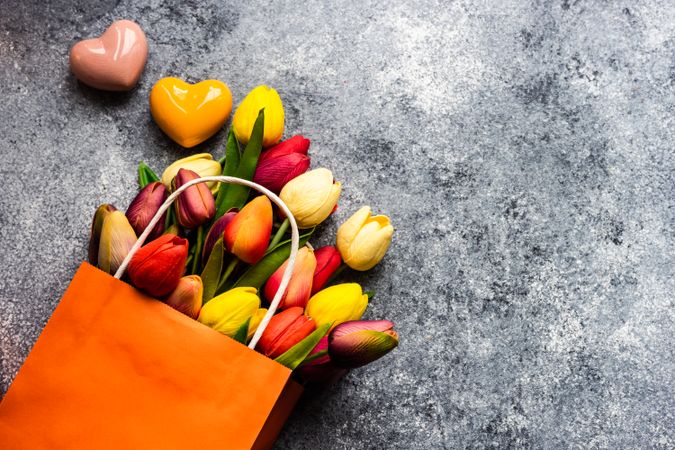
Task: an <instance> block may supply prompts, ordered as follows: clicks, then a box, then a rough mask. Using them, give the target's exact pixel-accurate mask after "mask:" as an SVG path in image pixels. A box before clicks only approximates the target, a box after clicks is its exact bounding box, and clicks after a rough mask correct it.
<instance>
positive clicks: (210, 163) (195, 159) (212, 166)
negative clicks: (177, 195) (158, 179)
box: [162, 153, 222, 194]
mask: <svg viewBox="0 0 675 450" xmlns="http://www.w3.org/2000/svg"><path fill="white" fill-rule="evenodd" d="M179 169H187V170H191V171H193V172H195V173H197V174H198V175H199V176H200V177H212V176H216V175H220V174H221V172H222V167H221V166H220V163H219V162H218V161H214V159H213V156H211V154H210V153H199V154H198V155H192V156H188V157H187V158H183V159H179V160H178V161H174V163H173V164H171V165H170V166H169V167H167V168H166V169H164V173H162V184H163V185H164V186H165V187H166V188H167V189H171V181H173V179H174V177H175V176H176V175H178V170H179ZM206 186H208V188H209V189H210V190H211V192H212V193H213V194H215V193H216V192H218V183H216V182H215V181H209V182H208V183H206Z"/></svg>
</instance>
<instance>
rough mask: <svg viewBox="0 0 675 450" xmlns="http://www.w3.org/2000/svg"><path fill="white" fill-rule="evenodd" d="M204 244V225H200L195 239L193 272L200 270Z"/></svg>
mask: <svg viewBox="0 0 675 450" xmlns="http://www.w3.org/2000/svg"><path fill="white" fill-rule="evenodd" d="M203 245H204V226H203V225H200V226H199V228H197V240H196V241H195V255H194V258H192V273H193V274H194V273H197V271H198V270H199V261H200V260H201V258H202V246H203Z"/></svg>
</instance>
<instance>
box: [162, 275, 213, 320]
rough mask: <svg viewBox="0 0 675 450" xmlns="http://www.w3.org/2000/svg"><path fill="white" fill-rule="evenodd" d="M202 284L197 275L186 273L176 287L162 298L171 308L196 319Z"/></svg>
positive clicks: (202, 291) (200, 302)
mask: <svg viewBox="0 0 675 450" xmlns="http://www.w3.org/2000/svg"><path fill="white" fill-rule="evenodd" d="M203 293H204V286H203V285H202V279H201V277H200V276H199V275H188V276H186V277H183V278H181V279H180V281H179V282H178V286H176V289H174V290H173V292H171V294H169V296H168V297H167V298H166V299H165V300H164V301H165V302H166V304H167V305H169V306H170V307H172V308H173V309H175V310H177V311H180V312H182V313H183V314H185V315H186V316H189V317H192V318H193V319H196V318H197V317H199V310H200V309H202V294H203Z"/></svg>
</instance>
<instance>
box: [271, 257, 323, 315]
mask: <svg viewBox="0 0 675 450" xmlns="http://www.w3.org/2000/svg"><path fill="white" fill-rule="evenodd" d="M287 266H288V260H286V262H284V263H283V264H282V265H281V267H279V268H278V269H277V270H276V271H275V272H274V273H273V274H272V276H271V277H270V278H269V279H268V280H267V284H265V298H267V301H268V302H270V303H271V302H272V299H273V298H274V294H276V293H277V290H278V289H279V285H280V284H281V278H282V277H283V275H284V272H285V271H286V267H287ZM314 269H316V258H315V257H314V251H313V250H310V249H309V248H307V247H302V248H301V249H300V251H299V252H298V256H297V258H296V259H295V266H293V275H292V276H291V281H290V283H289V284H288V288H287V289H286V292H285V293H284V296H283V297H281V302H280V303H279V309H286V308H290V307H292V306H299V307H301V308H304V307H305V305H306V304H307V301H308V300H309V296H310V295H311V293H312V278H313V277H314Z"/></svg>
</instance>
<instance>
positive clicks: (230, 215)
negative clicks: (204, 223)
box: [202, 210, 237, 265]
mask: <svg viewBox="0 0 675 450" xmlns="http://www.w3.org/2000/svg"><path fill="white" fill-rule="evenodd" d="M236 215H237V212H236V210H235V211H228V212H226V213H225V214H223V215H222V216H221V217H220V218H219V219H218V220H216V221H215V222H214V224H213V225H211V229H209V232H208V233H206V239H204V248H203V249H202V264H203V265H206V262H207V261H208V260H209V256H210V255H211V250H213V246H214V245H216V242H218V239H220V238H221V237H222V236H223V233H224V232H225V228H226V227H227V224H228V223H230V222H231V221H232V219H234V216H236Z"/></svg>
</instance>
